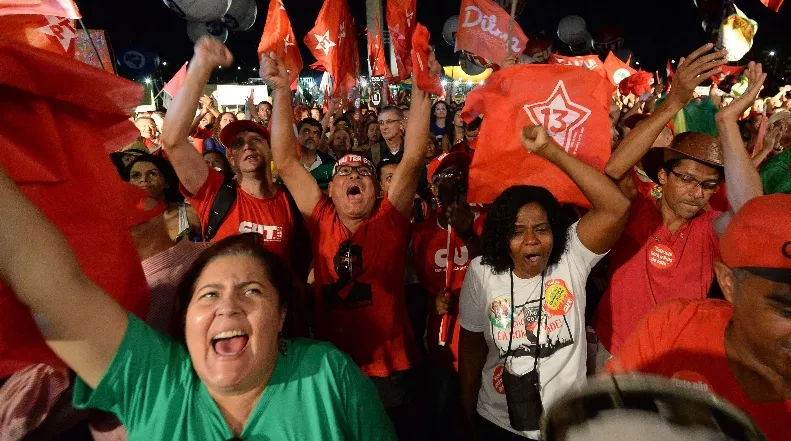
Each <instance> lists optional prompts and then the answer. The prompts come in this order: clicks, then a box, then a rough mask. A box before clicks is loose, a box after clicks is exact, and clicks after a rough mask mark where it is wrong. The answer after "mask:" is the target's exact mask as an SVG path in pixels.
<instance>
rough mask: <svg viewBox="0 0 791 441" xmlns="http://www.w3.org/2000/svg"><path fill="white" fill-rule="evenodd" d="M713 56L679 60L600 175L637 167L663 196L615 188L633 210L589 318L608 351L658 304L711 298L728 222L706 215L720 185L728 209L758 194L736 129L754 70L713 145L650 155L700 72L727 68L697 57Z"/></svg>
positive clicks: (682, 145)
mask: <svg viewBox="0 0 791 441" xmlns="http://www.w3.org/2000/svg"><path fill="white" fill-rule="evenodd" d="M710 49H711V45H706V46H703V47H701V48H700V49H698V50H697V51H695V52H693V53H692V54H690V56H689V57H687V58H686V60H684V62H683V63H682V64H681V65H680V66H679V68H678V72H677V74H676V76H675V77H674V79H673V87H672V88H671V90H670V93H669V94H668V97H667V99H666V100H665V101H664V102H663V103H662V104H661V105H660V106H659V108H657V109H656V110H655V111H654V112H653V113H652V114H651V115H650V116H649V117H648V118H646V119H645V120H643V121H642V122H641V123H640V124H638V125H637V126H636V127H635V128H634V130H632V131H630V132H629V134H628V135H627V136H626V137H625V138H624V140H623V141H622V142H621V144H620V145H619V146H618V148H617V149H616V150H615V151H614V152H613V155H612V157H611V158H610V160H609V162H608V163H607V165H606V167H605V172H606V173H607V174H608V175H609V176H610V177H611V178H612V179H614V180H616V181H620V180H622V179H623V177H624V176H627V174H628V173H629V171H630V170H632V168H633V167H634V165H635V164H637V162H638V161H640V160H642V166H643V170H644V171H645V172H646V175H648V177H649V178H651V180H652V181H654V182H656V183H657V184H659V185H660V186H661V189H662V197H661V198H659V200H656V201H655V200H653V199H650V198H647V197H645V196H643V195H641V194H640V193H639V192H638V191H637V190H636V189H635V188H634V185H635V183H634V182H633V181H630V180H628V179H627V180H625V181H626V182H625V183H624V182H621V184H622V185H620V188H621V190H622V191H623V193H624V194H625V195H626V196H627V197H630V198H631V199H632V207H631V211H630V213H629V218H628V220H627V224H626V228H625V229H624V232H623V235H622V236H621V238H620V240H619V241H618V242H617V243H616V245H615V246H614V247H613V248H612V251H611V252H610V259H611V261H610V262H611V263H610V285H609V287H608V288H607V291H606V292H605V294H604V297H603V298H602V300H601V302H600V303H599V305H598V308H597V310H596V313H595V316H594V319H593V326H594V329H595V330H596V334H597V336H598V337H599V339H600V340H601V343H602V345H603V346H604V349H606V350H607V351H610V352H611V353H614V352H616V351H617V350H618V348H619V347H620V345H621V344H623V342H624V340H625V339H626V337H627V336H629V334H630V333H631V332H632V330H633V329H634V327H635V326H636V325H637V323H638V322H639V321H640V319H641V318H642V317H643V316H644V315H645V314H646V313H648V311H650V310H651V308H653V307H654V306H655V305H657V304H659V303H662V302H663V301H665V300H669V299H679V298H681V299H703V298H705V297H706V295H707V294H708V292H709V288H710V286H711V282H712V280H713V279H714V269H713V267H714V261H715V260H717V258H718V256H719V244H718V241H717V234H721V233H722V231H724V229H725V226H726V225H727V222H728V220H729V219H730V218H731V216H732V214H733V212H732V211H728V212H724V213H721V212H717V211H706V209H705V207H706V205H707V204H708V202H709V200H710V199H711V197H712V195H713V194H714V193H716V192H717V191H718V190H719V189H720V187H721V182H722V180H723V178H724V179H725V180H727V181H729V182H730V183H731V184H730V185H729V187H728V200H729V202H730V204H731V206H732V209H733V210H738V209H739V208H740V207H741V206H742V205H744V203H746V202H747V201H749V200H750V199H751V198H753V197H755V196H758V195H760V194H762V191H761V181H760V177H759V176H758V173H757V171H756V170H755V167H754V166H753V165H752V162H751V160H750V157H749V156H748V155H747V150H746V148H745V147H744V143H743V141H742V139H741V136H740V134H739V128H738V125H737V121H738V118H739V116H740V115H741V112H742V111H744V109H746V108H747V107H749V105H750V104H752V102H753V100H754V99H755V96H757V94H758V92H759V91H760V86H761V84H760V82H761V81H762V79H761V78H760V67H759V68H758V69H757V73H758V74H757V76H756V75H754V76H753V77H751V78H750V79H751V80H752V81H751V83H750V86H749V89H748V91H747V92H748V93H745V94H744V96H743V98H740V99H738V100H735V101H734V102H733V103H732V104H731V105H729V106H728V107H726V108H724V109H723V110H721V111H720V112H719V114H718V115H717V127H718V129H719V131H720V137H719V139H718V138H715V137H713V136H710V135H707V134H703V133H692V132H686V133H682V134H680V135H677V136H676V137H675V138H673V141H672V142H671V144H670V145H669V146H668V147H666V148H663V147H656V148H651V145H652V144H653V143H654V141H655V140H656V139H657V137H658V136H659V135H660V134H661V132H662V130H663V129H664V128H665V126H666V125H667V123H668V121H670V119H671V118H672V117H673V116H674V115H675V114H676V113H678V111H680V110H681V109H682V108H683V107H684V106H685V105H686V104H687V103H688V102H689V101H690V100H691V99H692V94H693V92H694V90H695V87H696V86H697V85H698V84H699V83H700V82H701V81H703V79H705V78H708V77H709V75H707V73H708V72H709V71H710V70H712V69H715V68H716V67H717V66H720V65H722V64H724V63H725V59H724V58H723V56H724V52H714V53H712V54H709V55H704V54H705V53H706V52H708V51H709V50H710ZM753 73H755V72H753ZM723 168H724V172H723ZM624 184H626V185H624ZM628 184H631V185H628Z"/></svg>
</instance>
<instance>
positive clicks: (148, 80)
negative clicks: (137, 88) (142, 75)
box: [143, 78, 151, 84]
mask: <svg viewBox="0 0 791 441" xmlns="http://www.w3.org/2000/svg"><path fill="white" fill-rule="evenodd" d="M143 82H145V83H146V84H151V78H146V79H145V80H143Z"/></svg>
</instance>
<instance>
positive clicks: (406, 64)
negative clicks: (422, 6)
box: [387, 0, 417, 80]
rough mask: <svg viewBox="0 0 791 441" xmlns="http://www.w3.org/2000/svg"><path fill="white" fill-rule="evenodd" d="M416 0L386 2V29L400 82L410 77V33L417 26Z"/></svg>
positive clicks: (390, 0) (391, 0)
mask: <svg viewBox="0 0 791 441" xmlns="http://www.w3.org/2000/svg"><path fill="white" fill-rule="evenodd" d="M416 2H417V0H389V1H388V2H387V27H388V29H390V42H391V43H390V44H392V45H393V51H394V52H395V59H396V66H397V67H398V77H399V78H401V79H402V80H405V79H407V78H409V76H410V75H412V57H411V56H410V53H411V52H412V33H413V32H414V30H415V26H416V25H417V17H416V16H415V10H416V9H415V8H416V5H415V3H416Z"/></svg>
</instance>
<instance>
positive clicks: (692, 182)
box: [670, 170, 720, 191]
mask: <svg viewBox="0 0 791 441" xmlns="http://www.w3.org/2000/svg"><path fill="white" fill-rule="evenodd" d="M670 173H672V174H673V175H675V176H676V177H677V178H678V179H679V180H680V181H681V183H682V184H683V185H684V186H685V187H691V188H697V187H698V186H700V188H702V189H703V191H716V190H717V189H718V188H720V181H714V180H709V181H699V180H697V179H695V178H693V177H692V176H690V175H685V174H684V173H679V172H677V171H675V170H670Z"/></svg>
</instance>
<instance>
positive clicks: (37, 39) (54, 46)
mask: <svg viewBox="0 0 791 441" xmlns="http://www.w3.org/2000/svg"><path fill="white" fill-rule="evenodd" d="M74 23H75V22H74V20H72V19H69V18H60V17H55V16H44V15H6V16H0V40H15V41H17V42H19V43H22V44H23V45H26V46H32V47H35V48H37V49H41V50H45V51H49V52H53V53H56V54H58V55H66V56H68V57H69V58H74V52H75V50H76V47H77V44H76V37H77V29H76V28H75V25H74ZM3 74H6V72H3Z"/></svg>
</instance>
